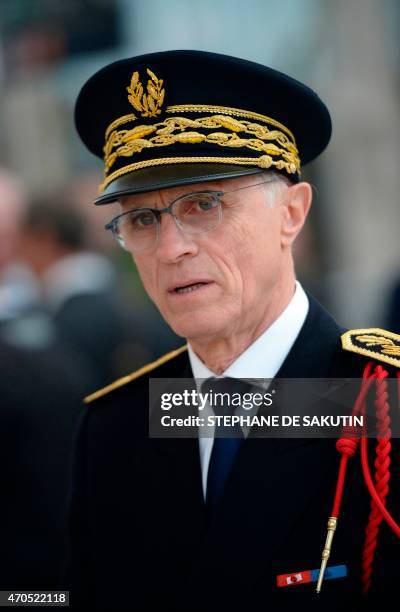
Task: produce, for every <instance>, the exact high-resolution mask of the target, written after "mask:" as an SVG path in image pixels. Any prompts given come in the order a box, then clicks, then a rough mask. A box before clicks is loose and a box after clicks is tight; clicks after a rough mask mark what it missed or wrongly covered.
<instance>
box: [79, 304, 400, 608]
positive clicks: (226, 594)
mask: <svg viewBox="0 0 400 612" xmlns="http://www.w3.org/2000/svg"><path fill="white" fill-rule="evenodd" d="M341 333H343V330H342V329H341V328H339V327H338V325H337V324H336V323H335V322H334V321H333V319H332V318H331V317H330V316H329V315H328V314H327V313H326V312H325V311H324V310H323V308H322V307H321V306H320V305H319V304H318V303H317V302H316V301H315V300H313V299H312V298H310V310H309V313H308V316H307V319H306V321H305V323H304V325H303V327H302V329H301V332H300V334H299V336H298V338H297V340H296V342H295V344H294V345H293V347H292V349H291V351H290V353H289V355H288V356H287V358H286V360H285V362H284V363H283V365H282V367H281V369H280V371H279V373H278V375H277V376H278V377H282V378H284V377H286V378H290V377H299V378H300V377H304V378H308V377H312V378H317V377H342V376H343V377H347V378H348V377H355V378H360V377H361V375H362V371H363V368H364V365H365V363H366V361H367V360H366V359H365V358H363V357H361V356H360V355H355V354H352V353H350V352H345V351H343V349H342V348H341V343H340V336H341ZM190 376H192V372H191V368H190V363H189V358H188V354H187V352H186V351H184V352H182V353H181V354H179V355H178V356H177V357H175V358H173V359H171V360H169V361H167V362H166V363H164V364H163V365H161V366H160V367H158V368H157V369H153V370H152V371H150V372H149V373H147V374H145V375H142V376H140V377H139V378H137V379H136V380H133V381H132V382H130V383H129V384H126V385H124V386H120V387H119V388H116V389H115V390H113V391H112V392H110V393H106V394H104V395H103V396H102V397H100V398H99V399H97V400H96V401H94V402H93V403H91V404H89V406H88V407H87V412H86V415H85V417H84V419H83V422H82V426H81V429H80V435H79V443H78V453H77V457H76V473H75V481H74V488H73V495H72V510H71V533H70V542H71V558H70V564H69V574H68V581H69V583H68V585H67V586H68V587H69V588H70V590H71V594H70V605H71V607H72V609H82V610H113V611H115V612H116V611H118V610H132V611H136V610H137V611H142V610H143V611H144V610H159V611H160V612H161V611H162V612H173V611H174V612H175V611H180V612H183V611H185V612H191V611H192V610H193V611H200V610H202V611H206V610H219V611H221V612H223V611H225V610H226V611H228V610H229V611H231V610H242V611H245V610H246V611H250V612H252V611H259V610H260V611H261V610H262V611H266V610H271V611H277V612H278V611H281V610H292V609H293V610H294V609H298V607H299V606H300V607H301V608H302V609H307V610H314V609H315V610H324V611H325V610H339V609H340V607H341V608H342V609H343V610H347V609H349V610H350V609H352V610H356V609H358V606H359V607H360V609H363V610H367V609H369V608H370V606H371V607H372V602H373V599H374V596H375V597H377V598H378V600H379V601H380V602H384V603H386V602H389V600H390V597H391V594H394V596H395V597H397V592H398V588H399V580H400V573H399V561H398V558H399V557H400V546H399V543H398V541H397V540H396V537H395V536H394V534H392V533H391V532H390V530H389V529H388V528H387V526H386V524H383V526H382V527H381V533H380V536H379V543H378V549H377V552H376V559H375V563H374V572H373V586H372V589H371V592H370V596H369V598H368V599H367V600H365V599H363V598H362V596H361V580H360V574H361V556H362V549H363V542H364V530H365V526H366V524H367V519H368V514H369V511H370V499H369V495H368V493H367V490H366V487H365V485H364V482H363V476H362V472H361V466H360V459H359V455H357V456H356V457H355V458H354V459H352V460H351V461H350V466H349V473H348V477H347V482H346V489H345V494H344V499H343V504H342V510H341V515H340V519H339V521H338V528H337V531H336V535H335V538H334V542H333V549H332V553H331V558H330V560H329V565H338V564H345V565H346V566H347V570H348V576H347V577H346V578H342V579H338V580H329V581H325V582H324V584H323V587H322V591H321V593H320V594H319V595H317V594H316V593H315V584H303V585H298V586H293V587H285V588H278V587H277V585H276V577H277V575H279V574H286V573H291V572H298V571H303V570H309V569H315V568H318V567H319V566H320V560H321V552H322V549H323V547H324V543H325V537H326V524H327V519H328V517H329V515H330V512H331V507H332V502H333V496H334V491H335V485H336V479H337V471H338V466H339V461H340V456H339V453H338V451H337V450H336V448H335V440H332V439H330V440H329V439H319V440H318V439H286V440H285V439H259V438H258V439H257V438H252V437H251V435H250V436H249V437H248V438H247V439H246V440H245V442H244V443H243V445H242V447H241V448H240V451H239V454H238V456H237V458H236V461H235V464H234V466H233V468H232V471H231V474H230V476H229V479H228V482H227V484H226V487H225V491H224V496H223V500H222V502H221V504H220V506H219V508H218V511H217V512H216V514H214V515H213V516H210V515H209V513H208V512H207V508H206V505H205V502H204V499H203V492H202V484H201V469H200V459H199V448H198V440H196V439H169V440H166V439H150V438H149V436H148V386H149V384H148V383H149V377H160V378H169V377H171V378H178V377H190ZM370 446H372V444H370ZM399 459H400V453H399V452H398V449H397V451H396V452H395V453H394V456H393V460H392V468H393V477H392V479H393V486H392V487H391V493H390V495H389V506H390V507H391V508H393V507H396V506H397V508H400V505H399V499H400V498H399V496H398V488H397V492H396V490H395V489H396V486H395V485H396V484H397V483H396V482H395V481H396V480H397V481H398V480H399V474H400V470H399V467H400V465H399V463H400V462H399ZM395 495H397V498H395ZM399 514H400V513H399V512H398V514H397V516H399Z"/></svg>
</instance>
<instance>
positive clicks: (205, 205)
mask: <svg viewBox="0 0 400 612" xmlns="http://www.w3.org/2000/svg"><path fill="white" fill-rule="evenodd" d="M216 205H217V204H216V202H215V201H214V200H201V202H198V203H197V206H198V208H199V209H200V210H212V209H213V208H215V206H216Z"/></svg>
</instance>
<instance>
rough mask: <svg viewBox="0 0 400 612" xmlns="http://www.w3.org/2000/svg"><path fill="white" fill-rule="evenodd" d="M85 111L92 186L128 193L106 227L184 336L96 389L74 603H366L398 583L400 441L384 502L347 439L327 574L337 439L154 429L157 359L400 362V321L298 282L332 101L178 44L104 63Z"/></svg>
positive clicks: (282, 370) (305, 370)
mask: <svg viewBox="0 0 400 612" xmlns="http://www.w3.org/2000/svg"><path fill="white" fill-rule="evenodd" d="M76 125H77V129H78V132H79V134H80V136H81V138H82V140H83V142H84V143H85V145H86V146H87V147H88V148H89V150H90V151H92V152H93V153H94V154H96V155H98V156H99V157H104V163H105V176H104V180H103V183H102V185H101V187H100V192H99V196H98V198H97V200H96V204H99V205H103V204H108V203H115V202H117V203H118V204H119V210H118V215H117V216H115V217H114V219H113V220H112V221H111V222H110V223H109V225H108V226H107V227H108V229H110V230H111V231H112V232H113V233H114V235H115V236H116V238H117V239H118V241H119V242H120V244H121V245H122V246H123V247H124V248H125V249H127V250H128V251H129V252H131V253H132V256H133V258H134V261H135V263H136V265H137V267H138V270H139V273H140V275H141V278H142V281H143V283H144V286H145V288H146V290H147V292H148V294H149V296H150V297H151V299H152V300H153V301H154V302H155V304H156V305H157V307H158V308H159V310H160V312H161V313H162V315H163V317H164V318H165V320H166V321H167V323H168V324H169V325H170V326H171V327H172V329H173V330H174V331H175V332H176V333H177V334H178V335H180V336H182V337H183V338H185V339H186V340H187V344H185V345H184V346H182V347H181V348H178V349H177V350H176V351H173V352H172V353H169V354H168V355H165V356H163V357H161V358H160V359H158V360H157V361H156V362H154V363H151V364H149V365H147V366H145V367H143V368H141V369H140V370H138V371H136V372H134V373H132V374H130V375H127V376H126V377H124V378H123V379H121V380H119V381H117V382H116V383H114V384H112V385H109V386H108V387H106V388H104V389H102V390H100V391H98V392H95V393H93V394H92V395H91V396H89V397H88V398H86V402H87V404H88V408H87V413H86V415H85V418H84V420H83V423H82V426H81V429H80V436H79V444H78V451H77V459H76V473H75V481H74V490H73V497H72V507H71V562H70V574H69V576H70V589H71V600H70V601H71V606H72V608H74V607H75V608H78V607H82V609H85V610H91V609H96V610H97V609H105V610H140V611H141V610H163V611H167V610H168V611H171V612H172V611H181V610H182V611H183V610H185V611H188V612H189V611H192V610H193V611H194V610H214V609H215V610H220V611H223V610H236V609H240V610H250V611H251V610H268V609H269V610H289V609H292V608H293V607H294V606H297V605H304V606H306V609H310V610H311V609H318V610H327V609H337V606H338V605H342V606H343V605H349V606H350V605H351V606H352V607H353V609H355V608H354V606H355V605H357V604H359V605H360V606H361V607H362V608H363V609H366V607H367V606H368V605H369V604H370V603H371V602H372V601H373V597H374V595H376V596H378V597H381V596H382V593H383V596H385V597H386V596H389V591H390V590H391V589H393V591H394V587H395V584H396V580H395V578H396V575H397V574H396V572H398V565H396V564H395V563H396V562H395V559H396V555H397V557H398V555H399V552H400V549H399V546H398V541H397V540H396V537H395V535H394V534H393V533H392V532H391V530H390V529H389V527H387V524H386V523H387V520H386V518H387V517H386V518H385V520H384V521H382V513H380V511H379V508H378V506H376V504H378V505H379V507H381V506H382V505H385V508H386V504H387V502H388V501H392V500H391V496H393V498H394V493H393V491H394V488H395V487H394V486H393V487H391V488H390V492H389V497H388V491H389V487H388V479H389V465H388V464H389V463H390V459H389V450H390V448H389V447H388V446H386V447H385V449H384V451H387V452H386V454H385V458H384V460H383V459H382V462H381V464H379V466H378V467H379V470H378V468H377V470H378V471H379V474H375V476H374V478H375V480H374V482H373V483H372V484H373V487H374V486H375V489H374V490H375V491H376V490H378V494H377V495H378V497H379V499H377V501H376V502H371V500H370V494H369V491H368V490H367V487H366V486H365V485H364V483H363V476H362V472H361V468H360V465H359V462H358V461H357V460H356V459H354V460H351V459H350V456H351V455H352V454H355V451H356V449H355V447H354V449H353V450H354V452H353V451H352V452H350V451H349V452H348V454H346V453H347V451H346V450H344V449H345V446H346V445H344V446H343V444H342V445H341V446H340V445H339V447H340V448H339V450H340V452H341V453H342V455H343V457H345V459H344V462H345V463H346V462H347V459H349V469H348V475H347V481H346V487H345V489H344V495H343V500H342V504H341V506H342V509H341V515H340V517H341V518H340V519H339V522H338V529H337V534H336V536H335V543H334V545H333V546H332V547H331V543H330V541H329V538H330V536H329V537H328V540H327V548H332V550H331V556H330V559H329V563H328V562H326V563H327V565H328V567H327V569H326V570H325V578H326V579H325V580H324V582H323V584H322V588H319V589H318V590H319V591H320V592H319V593H316V588H315V587H316V579H317V578H316V577H317V576H319V575H320V574H319V573H318V568H319V566H320V563H321V552H322V549H323V548H324V542H325V532H326V524H327V519H328V517H329V516H330V515H331V514H332V513H331V511H330V510H331V504H332V501H333V497H334V494H335V490H336V498H335V500H337V499H339V498H341V490H342V484H343V482H342V481H343V478H342V477H343V474H344V472H343V471H341V472H340V474H341V476H340V478H339V481H338V483H339V484H338V487H337V488H336V489H335V486H336V479H337V470H338V466H339V461H340V455H339V453H338V449H337V448H336V445H335V441H334V440H329V439H328V440H323V439H303V438H300V439H264V438H260V437H257V436H253V435H252V431H251V430H250V431H247V432H246V435H244V432H242V434H243V435H242V437H241V438H240V437H239V441H238V442H235V443H234V444H232V439H229V437H228V439H219V438H218V437H217V436H216V435H214V437H210V438H201V437H199V438H198V439H196V438H190V439H158V438H152V437H149V433H148V429H149V379H150V378H163V379H167V378H168V379H174V378H193V377H194V378H196V380H197V379H208V380H211V381H215V380H216V379H218V380H220V379H221V378H222V379H225V380H226V381H232V380H233V381H234V380H237V379H240V380H242V379H249V378H251V379H263V380H264V379H273V378H328V377H338V378H340V377H353V378H361V376H362V375H363V372H364V376H365V378H366V379H368V378H369V377H370V376H372V375H373V376H376V378H377V379H378V378H379V377H380V380H382V378H384V377H385V376H387V374H390V375H392V376H394V375H395V369H396V367H398V365H399V364H400V360H399V358H398V357H396V355H398V353H399V346H400V338H399V337H397V336H394V335H393V334H390V333H389V332H385V331H382V330H356V331H354V332H353V331H348V332H346V333H344V332H345V330H343V329H342V328H340V327H339V326H338V325H337V323H336V322H335V321H334V320H333V319H332V318H331V317H330V315H329V314H328V313H327V312H326V311H325V310H324V309H323V308H322V307H321V306H320V305H319V304H318V303H317V302H316V300H315V299H314V298H313V297H312V296H311V295H309V294H307V293H306V292H305V291H304V289H303V288H302V286H301V284H300V283H299V282H297V281H296V276H295V271H294V263H293V257H292V245H293V243H294V241H295V239H296V237H297V236H298V234H299V232H300V231H301V228H302V226H303V224H304V222H305V220H306V217H307V214H308V211H309V208H310V205H311V199H312V191H311V187H310V185H309V184H308V183H305V182H302V181H301V180H300V171H301V165H303V164H305V163H307V162H310V161H312V160H313V159H315V158H316V157H317V156H318V155H319V154H320V153H321V152H322V151H323V149H324V148H325V147H326V145H327V144H328V141H329V138H330V134H331V121H330V116H329V112H328V110H327V108H326V106H325V105H324V104H323V102H322V101H321V100H320V99H319V97H318V96H317V95H316V94H315V93H314V92H313V91H312V90H310V89H309V88H308V87H306V86H305V85H303V84H301V83H299V82H298V81H295V80H294V79H291V78H290V77H288V76H286V75H283V74H281V73H278V72H276V71H274V70H272V69H270V68H267V67H265V66H261V65H258V64H254V63H252V62H248V61H245V60H240V59H237V58H233V57H228V56H222V55H217V54H213V53H205V52H198V51H173V52H164V53H154V54H150V55H144V56H141V57H135V58H131V59H127V60H123V61H118V62H116V63H114V64H111V65H109V66H106V67H105V68H104V69H102V70H100V71H99V72H98V73H96V74H95V75H94V76H93V77H92V78H91V79H90V80H89V81H88V82H87V83H86V84H85V85H84V87H83V89H82V91H81V93H80V95H79V98H78V101H77V107H76ZM99 333H101V330H99ZM388 347H389V348H390V347H392V348H391V349H390V350H389V348H388ZM396 351H397V352H396ZM369 361H371V363H370V364H369V365H367V364H368V362H369ZM382 384H383V383H382ZM386 400H387V398H386V396H384V399H383V400H382V401H381V402H380V404H379V405H381V404H382V410H383V411H384V410H386V409H387V406H388V402H387V401H386ZM386 433H387V432H386ZM214 434H215V431H214ZM383 439H384V440H383V441H384V442H385V441H387V436H386V437H385V436H383ZM346 448H347V447H346ZM381 450H382V449H381ZM381 456H383V455H382V453H381ZM398 457H399V455H398V454H396V456H395V457H393V459H392V467H393V474H395V473H396V463H395V462H396V461H398ZM341 465H343V462H342V464H341ZM343 469H345V468H343ZM392 480H393V481H395V480H396V479H395V477H394V476H393V478H392ZM382 483H383V484H382ZM385 487H386V488H385ZM370 489H371V487H370ZM386 489H387V490H386ZM371 490H372V489H371ZM335 504H336V501H335ZM374 504H375V505H374ZM339 505H340V504H339ZM385 508H383V510H382V512H383V513H385V511H386V510H385ZM336 510H337V508H336ZM373 512H374V513H375V514H372V513H373ZM371 517H372V518H371ZM390 518H391V519H392V518H393V517H390ZM333 522H334V524H335V525H336V517H335V516H334V517H333ZM366 525H369V526H368V528H367V531H366V534H365V530H366ZM379 527H381V529H379ZM395 527H397V525H395ZM331 532H332V523H330V534H331ZM338 567H339V568H341V570H340V571H339V573H337V568H338ZM343 568H344V569H343ZM335 572H336V573H335ZM319 586H320V587H321V585H319ZM307 606H308V608H307Z"/></svg>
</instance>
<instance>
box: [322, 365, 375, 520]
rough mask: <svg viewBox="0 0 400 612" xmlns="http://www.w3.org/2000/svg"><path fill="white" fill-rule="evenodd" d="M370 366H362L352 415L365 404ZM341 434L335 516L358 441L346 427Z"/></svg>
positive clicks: (359, 410)
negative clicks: (349, 461)
mask: <svg viewBox="0 0 400 612" xmlns="http://www.w3.org/2000/svg"><path fill="white" fill-rule="evenodd" d="M372 366H373V363H372V362H368V363H367V365H366V366H365V368H364V372H363V383H362V385H361V389H360V392H359V394H358V396H357V399H356V401H355V403H354V407H353V413H352V414H353V416H356V415H359V414H361V413H362V411H363V406H364V404H365V398H366V396H367V393H368V391H369V388H370V386H371V384H372V382H373V378H372V377H371V369H372ZM343 434H344V435H343V436H342V437H341V438H339V440H338V441H337V442H336V448H337V450H338V451H339V453H340V454H341V455H342V458H341V461H340V466H339V474H338V479H337V483H336V491H335V497H334V501H333V508H332V512H331V515H330V516H332V517H335V518H337V517H338V516H339V511H340V506H341V503H342V497H343V488H344V482H345V479H346V472H347V463H348V460H349V459H350V458H351V457H354V455H355V453H356V451H357V447H358V442H359V438H358V437H351V434H352V432H351V430H350V431H349V430H347V429H343ZM346 434H348V435H350V437H347V436H346Z"/></svg>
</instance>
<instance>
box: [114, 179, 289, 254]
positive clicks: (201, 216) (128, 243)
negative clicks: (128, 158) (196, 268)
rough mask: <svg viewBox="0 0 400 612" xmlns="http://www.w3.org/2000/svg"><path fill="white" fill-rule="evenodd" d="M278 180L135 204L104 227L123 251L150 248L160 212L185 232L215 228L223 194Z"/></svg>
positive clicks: (158, 227)
mask: <svg viewBox="0 0 400 612" xmlns="http://www.w3.org/2000/svg"><path fill="white" fill-rule="evenodd" d="M277 180H278V179H276V178H272V179H270V180H268V181H263V182H261V183H256V184H255V185H248V186H247V187H239V188H238V189H233V190H232V191H210V190H205V191H196V192H195V193H188V194H186V195H184V196H180V197H179V198H176V200H174V201H173V202H171V204H170V205H169V206H167V207H166V208H161V209H158V208H134V209H133V210H128V211H127V212H124V213H122V214H121V215H118V217H115V218H114V219H113V220H112V221H110V223H107V225H106V226H105V229H106V230H110V231H111V232H112V233H113V235H114V236H115V237H116V239H117V241H118V243H119V244H120V245H121V246H122V248H123V249H125V250H126V251H129V252H134V253H138V252H141V251H146V250H148V249H152V248H153V247H154V246H155V245H156V244H157V242H158V240H159V238H160V231H161V215H162V214H164V213H168V214H169V215H171V216H172V218H173V219H174V221H175V223H176V225H177V227H178V228H179V229H180V230H181V231H182V232H184V233H185V234H191V235H192V234H204V233H206V232H210V231H211V230H213V229H215V228H216V227H217V225H219V224H220V222H221V220H222V203H221V198H222V197H224V196H226V195H228V194H231V193H235V192H236V191H242V190H243V189H250V188H251V187H258V186H259V185H265V184H267V183H273V182H275V181H277Z"/></svg>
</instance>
